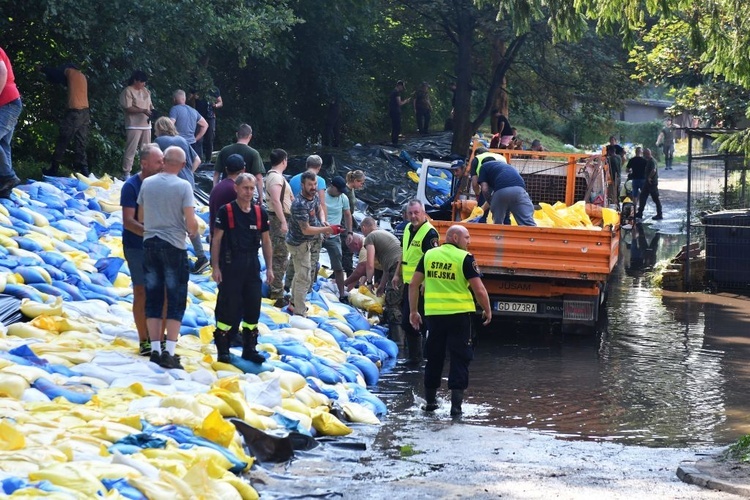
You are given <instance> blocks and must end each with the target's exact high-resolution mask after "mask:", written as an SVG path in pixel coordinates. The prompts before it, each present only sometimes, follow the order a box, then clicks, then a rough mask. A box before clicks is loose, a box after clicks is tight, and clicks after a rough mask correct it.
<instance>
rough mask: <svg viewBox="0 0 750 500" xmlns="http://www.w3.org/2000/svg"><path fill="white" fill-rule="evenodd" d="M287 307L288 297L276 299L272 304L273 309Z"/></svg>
mask: <svg viewBox="0 0 750 500" xmlns="http://www.w3.org/2000/svg"><path fill="white" fill-rule="evenodd" d="M288 305H289V297H286V296H284V297H279V298H277V299H276V301H275V302H274V303H273V307H278V308H279V309H281V308H284V307H286V306H288Z"/></svg>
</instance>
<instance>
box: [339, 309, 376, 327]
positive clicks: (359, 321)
mask: <svg viewBox="0 0 750 500" xmlns="http://www.w3.org/2000/svg"><path fill="white" fill-rule="evenodd" d="M344 319H345V320H346V322H347V323H348V324H349V327H350V328H351V329H352V330H354V331H355V332H356V331H357V330H369V329H370V322H369V321H367V318H365V317H364V316H362V314H361V313H360V312H359V311H352V312H350V313H347V314H345V315H344Z"/></svg>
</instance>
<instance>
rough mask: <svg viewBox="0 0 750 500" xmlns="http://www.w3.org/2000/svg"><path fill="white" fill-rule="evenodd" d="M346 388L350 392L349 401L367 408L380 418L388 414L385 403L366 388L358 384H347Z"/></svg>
mask: <svg viewBox="0 0 750 500" xmlns="http://www.w3.org/2000/svg"><path fill="white" fill-rule="evenodd" d="M346 388H347V389H348V390H349V399H350V400H351V401H352V402H354V403H359V404H361V405H363V406H366V407H367V408H369V409H370V410H372V412H373V413H375V415H377V416H378V417H380V416H382V415H385V414H386V413H388V408H387V407H386V406H385V403H383V402H382V401H381V400H380V398H378V397H377V396H375V395H374V394H373V393H371V392H370V391H368V390H367V389H365V388H364V387H362V386H360V385H357V384H346Z"/></svg>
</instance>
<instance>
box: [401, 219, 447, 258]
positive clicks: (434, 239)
mask: <svg viewBox="0 0 750 500" xmlns="http://www.w3.org/2000/svg"><path fill="white" fill-rule="evenodd" d="M416 232H417V229H415V228H414V226H413V225H410V226H408V229H407V230H406V233H407V234H406V236H407V239H406V242H407V244H409V243H411V239H412V238H414V234H416ZM437 246H440V235H439V234H438V232H437V230H436V229H435V228H434V227H433V228H432V229H430V230H429V231H427V234H426V235H425V236H424V238H422V253H423V254H424V253H425V252H426V251H427V250H429V249H430V248H435V247H437Z"/></svg>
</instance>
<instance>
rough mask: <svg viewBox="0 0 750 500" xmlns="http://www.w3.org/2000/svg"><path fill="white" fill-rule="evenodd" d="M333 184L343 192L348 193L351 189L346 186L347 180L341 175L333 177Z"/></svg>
mask: <svg viewBox="0 0 750 500" xmlns="http://www.w3.org/2000/svg"><path fill="white" fill-rule="evenodd" d="M331 185H332V186H333V187H335V188H336V189H338V190H339V192H340V193H341V194H346V193H347V191H349V189H348V188H347V187H346V181H345V180H344V178H343V177H341V176H340V175H337V176H336V177H334V178H333V179H331Z"/></svg>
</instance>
